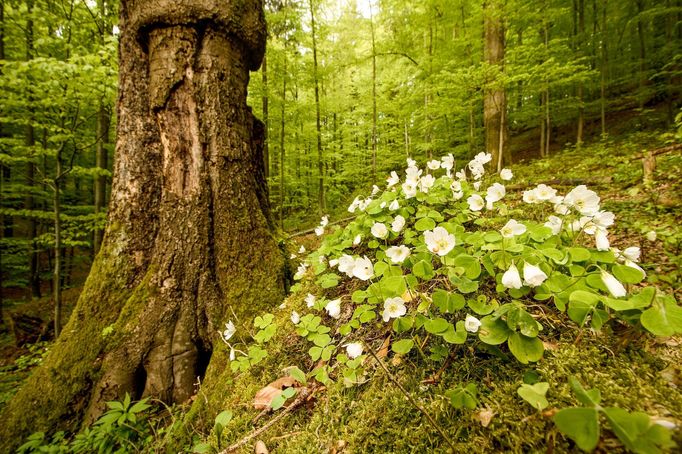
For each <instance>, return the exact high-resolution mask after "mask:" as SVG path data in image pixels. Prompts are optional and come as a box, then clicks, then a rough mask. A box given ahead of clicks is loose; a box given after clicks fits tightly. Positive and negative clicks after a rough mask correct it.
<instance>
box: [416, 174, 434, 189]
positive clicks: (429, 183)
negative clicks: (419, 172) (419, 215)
mask: <svg viewBox="0 0 682 454" xmlns="http://www.w3.org/2000/svg"><path fill="white" fill-rule="evenodd" d="M435 182H436V178H435V177H434V176H433V175H424V176H423V177H421V178H420V179H419V190H420V191H421V192H429V189H431V188H432V187H433V184H434V183H435Z"/></svg>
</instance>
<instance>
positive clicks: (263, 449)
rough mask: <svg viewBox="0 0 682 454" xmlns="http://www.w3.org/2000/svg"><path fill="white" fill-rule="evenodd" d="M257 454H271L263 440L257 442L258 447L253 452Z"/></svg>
mask: <svg viewBox="0 0 682 454" xmlns="http://www.w3.org/2000/svg"><path fill="white" fill-rule="evenodd" d="M253 452H254V453H255V454H270V451H268V447H267V446H265V443H263V440H258V441H257V442H256V447H255V449H254V450H253Z"/></svg>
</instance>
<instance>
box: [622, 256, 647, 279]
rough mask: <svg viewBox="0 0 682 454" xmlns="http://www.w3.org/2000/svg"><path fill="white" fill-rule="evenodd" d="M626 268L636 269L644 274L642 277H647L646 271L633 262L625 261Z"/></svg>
mask: <svg viewBox="0 0 682 454" xmlns="http://www.w3.org/2000/svg"><path fill="white" fill-rule="evenodd" d="M625 266H629V267H630V268H634V269H636V270H637V271H639V272H640V273H642V277H644V276H646V271H644V269H643V268H642V267H641V266H639V265H637V264H636V263H635V262H633V261H632V260H625Z"/></svg>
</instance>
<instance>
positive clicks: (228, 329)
mask: <svg viewBox="0 0 682 454" xmlns="http://www.w3.org/2000/svg"><path fill="white" fill-rule="evenodd" d="M236 332H237V328H236V327H235V326H234V323H232V320H230V321H229V322H227V323H225V331H223V332H222V333H221V334H222V336H223V340H224V341H225V342H227V341H228V340H230V338H231V337H232V336H234V333H236Z"/></svg>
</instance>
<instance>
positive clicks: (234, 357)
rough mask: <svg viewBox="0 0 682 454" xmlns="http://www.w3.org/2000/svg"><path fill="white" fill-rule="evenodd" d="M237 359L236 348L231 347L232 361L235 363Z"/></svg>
mask: <svg viewBox="0 0 682 454" xmlns="http://www.w3.org/2000/svg"><path fill="white" fill-rule="evenodd" d="M236 358H237V355H236V354H235V352H234V348H232V347H230V361H234V360H235V359H236Z"/></svg>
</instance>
